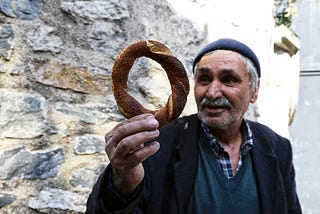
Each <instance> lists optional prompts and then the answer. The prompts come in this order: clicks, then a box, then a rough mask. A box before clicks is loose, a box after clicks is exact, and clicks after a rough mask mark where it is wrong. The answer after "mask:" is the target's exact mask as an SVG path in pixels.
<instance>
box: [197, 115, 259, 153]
mask: <svg viewBox="0 0 320 214" xmlns="http://www.w3.org/2000/svg"><path fill="white" fill-rule="evenodd" d="M201 127H202V130H203V132H204V133H205V136H206V137H207V138H208V140H209V144H210V147H211V150H212V151H213V152H214V153H215V155H216V156H219V155H220V154H222V153H223V152H224V149H223V145H222V144H221V143H220V142H219V141H218V140H217V139H216V138H215V137H214V135H213V134H211V132H210V131H209V128H208V126H207V125H206V124H205V123H204V122H203V121H201ZM240 129H241V133H242V136H243V139H242V144H241V146H240V152H241V155H242V156H244V155H246V154H247V153H248V151H249V150H250V149H251V148H252V146H253V137H252V131H251V129H250V126H249V123H248V122H247V120H246V119H243V120H242V123H241V126H240Z"/></svg>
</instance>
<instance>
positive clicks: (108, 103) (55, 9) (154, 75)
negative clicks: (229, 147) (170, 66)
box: [0, 0, 291, 214]
mask: <svg viewBox="0 0 320 214" xmlns="http://www.w3.org/2000/svg"><path fill="white" fill-rule="evenodd" d="M247 1H248V2H247V3H248V4H251V5H253V6H254V7H255V8H257V9H256V10H254V11H253V10H250V9H244V10H236V9H237V8H238V7H239V6H240V5H235V7H231V8H230V2H229V1H225V0H217V1H209V0H180V1H177V0H167V1H158V0H131V1H129V0H111V1H110V0H100V1H98V0H97V1H89V0H88V1H80V0H79V1H69V0H45V1H41V0H33V1H29V0H11V1H10V0H8V1H6V0H5V1H1V2H0V24H1V25H0V163H1V165H0V180H1V183H0V213H10V214H11V213H26V214H27V213H39V212H41V213H83V212H84V210H85V203H86V199H87V197H88V194H89V193H90V190H91V188H92V186H93V184H94V182H95V180H96V179H97V176H98V175H99V174H100V173H101V171H102V170H104V168H105V166H106V165H107V163H108V159H107V157H106V155H105V153H104V139H103V135H104V133H105V132H106V131H107V130H109V129H111V128H112V127H113V126H114V125H116V124H117V123H118V122H119V121H121V120H123V119H124V117H123V116H122V115H121V114H119V111H118V108H117V106H116V103H115V101H114V98H113V94H112V87H111V76H110V75H111V68H112V65H113V62H114V59H115V57H116V56H117V55H118V54H119V52H120V51H121V50H122V49H123V48H124V47H126V46H127V45H128V44H130V43H131V42H133V41H136V40H139V39H155V40H158V41H160V42H162V43H164V44H166V45H167V46H168V47H169V48H170V49H171V50H172V52H173V53H174V55H175V56H176V57H177V58H179V59H180V60H181V61H182V63H183V64H184V65H185V67H186V69H187V71H188V75H189V77H190V84H191V87H192V85H193V82H192V73H191V64H192V60H193V57H194V55H195V54H196V53H197V52H198V51H199V49H200V48H201V47H202V46H203V45H204V44H205V43H207V42H208V41H211V40H213V39H215V38H218V37H220V36H229V37H234V38H238V39H241V40H244V41H246V42H248V43H249V44H250V45H252V46H253V47H254V50H255V51H257V53H258V57H259V58H260V59H261V64H262V66H264V67H265V68H266V67H267V68H270V66H269V63H270V58H272V57H270V56H273V54H274V51H273V42H272V32H273V30H274V29H273V24H272V23H273V19H272V15H271V14H272V5H273V3H272V1H265V2H267V3H266V5H267V7H266V5H264V4H260V3H259V4H257V3H256V2H255V1H252V0H247ZM228 4H229V6H228ZM243 4H244V5H248V4H245V3H243ZM230 9H232V11H231V12H230ZM223 11H229V12H225V13H223ZM244 14H251V15H254V16H255V18H252V17H251V18H250V17H249V18H245V17H244ZM237 17H242V18H241V19H237ZM286 60H289V61H290V60H291V58H290V57H288V59H286ZM262 70H263V72H265V73H264V75H263V76H268V69H262ZM261 85H262V87H263V88H266V89H267V88H268V86H270V85H272V84H270V83H268V82H263V83H262V84H261ZM128 90H129V92H130V93H131V94H133V95H134V97H136V99H138V100H139V101H140V102H141V103H142V104H143V105H144V106H146V107H148V108H159V107H160V106H162V105H164V104H165V103H166V101H167V98H168V95H169V94H170V93H171V91H170V87H169V81H168V80H167V78H166V74H165V72H164V71H163V70H162V69H161V66H160V65H159V64H157V63H155V62H154V61H152V60H150V59H148V58H140V59H138V60H137V62H136V63H135V65H134V66H133V68H132V70H131V72H130V76H129V82H128ZM265 91H268V90H265ZM189 96H190V97H189V98H188V103H187V106H186V108H185V110H184V112H183V114H190V113H193V112H195V111H196V108H195V104H194V101H193V92H192V90H191V92H190V95H189ZM285 96H287V94H285ZM275 97H277V96H275ZM280 99H281V98H280ZM260 103H263V105H265V104H266V102H264V101H263V99H262V101H260ZM267 104H268V105H269V106H272V104H270V103H267ZM252 109H253V110H251V111H249V112H248V116H249V117H251V118H252V119H254V120H258V119H259V117H260V116H261V115H264V112H263V111H260V112H259V113H257V112H258V111H257V110H256V109H257V107H253V108H252ZM286 109H287V108H286ZM273 119H274V118H273ZM281 124H285V125H284V126H285V127H286V126H287V124H288V121H286V119H284V121H281Z"/></svg>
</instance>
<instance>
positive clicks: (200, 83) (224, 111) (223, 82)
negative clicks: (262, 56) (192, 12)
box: [193, 39, 261, 129]
mask: <svg viewBox="0 0 320 214" xmlns="http://www.w3.org/2000/svg"><path fill="white" fill-rule="evenodd" d="M193 70H194V72H195V88H194V89H195V90H194V93H195V99H196V102H197V106H198V111H199V117H200V119H202V120H203V121H204V122H206V123H207V125H208V126H210V127H212V128H217V129H227V128H230V127H234V126H235V125H239V124H240V123H241V121H242V117H243V115H244V113H245V112H246V110H247V108H248V106H249V103H253V102H255V101H256V99H257V96H258V89H259V77H260V73H261V71H260V64H259V61H258V58H257V57H256V55H255V54H254V53H253V51H252V50H251V49H250V48H249V47H248V46H246V45H245V44H243V43H240V42H238V41H236V40H232V39H220V40H217V41H215V42H213V43H210V44H209V45H207V46H206V47H204V48H203V49H202V50H201V51H200V52H199V54H198V55H197V57H196V58H195V60H194V63H193Z"/></svg>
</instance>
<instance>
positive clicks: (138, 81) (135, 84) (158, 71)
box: [127, 57, 172, 110]
mask: <svg viewBox="0 0 320 214" xmlns="http://www.w3.org/2000/svg"><path fill="white" fill-rule="evenodd" d="M127 90H128V93H129V94H130V95H131V96H133V97H134V98H135V99H136V100H137V101H138V102H139V103H141V105H143V106H144V107H145V108H147V109H150V110H156V109H159V108H161V107H163V106H164V105H166V103H167V100H168V97H169V96H170V94H171V93H172V92H171V86H170V82H169V79H168V77H167V73H166V71H165V70H164V69H163V68H162V66H161V65H160V64H159V63H158V62H156V61H154V60H152V59H150V58H147V57H140V58H138V59H136V61H135V62H134V64H133V66H132V68H131V70H130V72H129V75H128V88H127Z"/></svg>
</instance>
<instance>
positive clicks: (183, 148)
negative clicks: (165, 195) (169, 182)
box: [173, 115, 199, 213]
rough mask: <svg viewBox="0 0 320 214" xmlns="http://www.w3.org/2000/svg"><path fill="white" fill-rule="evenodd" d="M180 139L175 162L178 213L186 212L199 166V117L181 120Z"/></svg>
mask: <svg viewBox="0 0 320 214" xmlns="http://www.w3.org/2000/svg"><path fill="white" fill-rule="evenodd" d="M181 122H182V124H181V125H182V126H181V129H180V134H179V136H180V140H179V144H178V145H177V155H176V160H175V164H174V169H173V170H174V182H175V194H176V200H177V202H178V213H186V210H187V205H188V203H189V199H190V196H191V193H192V192H193V186H194V180H195V176H196V174H197V166H198V150H199V147H198V127H199V126H198V123H199V120H198V117H197V115H193V116H192V117H191V119H190V120H184V121H181Z"/></svg>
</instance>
